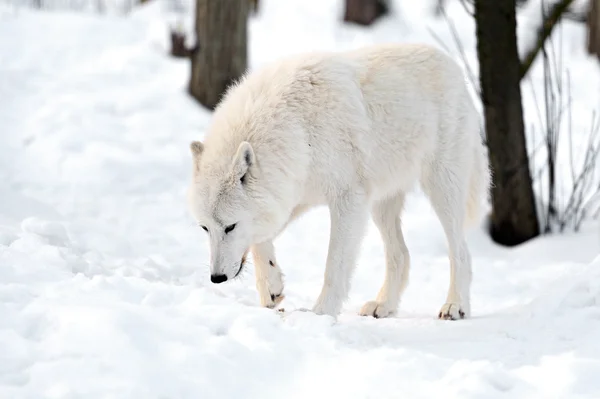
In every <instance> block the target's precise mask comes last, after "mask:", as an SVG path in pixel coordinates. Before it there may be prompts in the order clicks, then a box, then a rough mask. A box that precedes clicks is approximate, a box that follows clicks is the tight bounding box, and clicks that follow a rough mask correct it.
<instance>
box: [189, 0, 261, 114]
mask: <svg viewBox="0 0 600 399" xmlns="http://www.w3.org/2000/svg"><path fill="white" fill-rule="evenodd" d="M249 9H250V2H249V1H248V0H218V1H215V0H196V14H195V30H196V47H195V50H194V51H193V54H192V55H191V60H192V62H191V68H192V71H191V78H190V83H189V92H190V94H191V95H192V96H193V97H194V98H195V99H196V100H198V101H199V102H200V104H202V105H203V106H205V107H206V108H208V109H211V110H212V109H214V108H215V107H216V105H217V104H218V102H219V100H220V99H221V96H222V94H223V92H224V91H225V90H226V89H227V87H228V86H229V85H230V84H231V83H232V82H233V81H234V80H236V79H238V78H240V77H241V76H242V74H243V73H244V72H245V71H246V68H247V63H248V61H247V58H248V54H247V53H248V49H247V41H248V39H247V26H248V11H249Z"/></svg>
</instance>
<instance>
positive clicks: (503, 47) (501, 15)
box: [475, 0, 540, 245]
mask: <svg viewBox="0 0 600 399" xmlns="http://www.w3.org/2000/svg"><path fill="white" fill-rule="evenodd" d="M475 21H476V25H477V54H478V58H479V80H480V86H481V96H482V101H483V106H484V116H485V130H486V134H487V142H488V150H489V151H488V152H489V159H490V166H491V169H492V174H493V181H494V184H493V188H492V196H491V197H492V215H491V230H490V233H491V235H492V238H493V240H494V241H496V242H498V243H501V244H504V245H517V244H520V243H522V242H525V241H527V240H529V239H531V238H533V237H535V236H537V235H538V234H539V232H540V229H539V222H538V218H537V213H536V206H535V196H534V192H533V185H532V179H531V174H530V171H529V161H528V156H527V145H526V141H525V127H524V123H523V109H522V106H521V88H520V81H521V70H520V69H521V62H520V60H519V53H518V50H517V21H516V2H515V0H493V1H489V0H475Z"/></svg>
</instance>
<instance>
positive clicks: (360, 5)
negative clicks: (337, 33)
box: [344, 0, 389, 26]
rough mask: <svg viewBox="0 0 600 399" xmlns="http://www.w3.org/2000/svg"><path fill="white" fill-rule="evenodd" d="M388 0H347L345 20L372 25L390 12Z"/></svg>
mask: <svg viewBox="0 0 600 399" xmlns="http://www.w3.org/2000/svg"><path fill="white" fill-rule="evenodd" d="M388 9H389V7H388V2H387V0H346V8H345V11H344V21H345V22H353V23H356V24H359V25H365V26H366V25H371V24H372V23H373V22H375V20H376V19H377V18H379V17H381V16H383V15H385V14H387V12H388Z"/></svg>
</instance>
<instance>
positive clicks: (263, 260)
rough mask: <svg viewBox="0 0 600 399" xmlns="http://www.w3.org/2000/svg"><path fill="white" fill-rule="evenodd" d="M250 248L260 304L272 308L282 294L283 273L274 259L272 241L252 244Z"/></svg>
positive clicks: (281, 298) (280, 299)
mask: <svg viewBox="0 0 600 399" xmlns="http://www.w3.org/2000/svg"><path fill="white" fill-rule="evenodd" d="M250 250H251V251H252V256H253V258H254V267H255V271H254V272H255V274H256V288H257V289H258V295H259V297H260V304H261V306H264V307H267V308H274V307H275V306H277V304H279V303H280V302H281V301H282V300H283V298H284V296H283V273H281V269H280V268H279V265H278V264H277V261H276V260H275V248H274V247H273V242H272V241H266V242H263V243H261V244H256V245H253V246H252V247H251V248H250Z"/></svg>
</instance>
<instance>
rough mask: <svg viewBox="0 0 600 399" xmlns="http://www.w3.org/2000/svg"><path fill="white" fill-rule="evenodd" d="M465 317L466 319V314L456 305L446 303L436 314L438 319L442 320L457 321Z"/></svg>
mask: <svg viewBox="0 0 600 399" xmlns="http://www.w3.org/2000/svg"><path fill="white" fill-rule="evenodd" d="M465 317H468V314H466V312H465V311H464V310H463V308H462V306H460V304H458V303H446V304H445V305H444V306H442V309H440V312H439V313H438V319H443V320H458V319H464V318H465Z"/></svg>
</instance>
